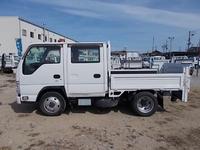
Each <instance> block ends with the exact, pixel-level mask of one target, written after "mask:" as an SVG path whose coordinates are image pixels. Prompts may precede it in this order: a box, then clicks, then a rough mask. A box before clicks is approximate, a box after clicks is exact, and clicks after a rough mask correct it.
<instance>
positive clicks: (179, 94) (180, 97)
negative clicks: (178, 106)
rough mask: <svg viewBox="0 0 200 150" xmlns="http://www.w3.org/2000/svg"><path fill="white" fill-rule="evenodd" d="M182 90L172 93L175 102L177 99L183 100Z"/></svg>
mask: <svg viewBox="0 0 200 150" xmlns="http://www.w3.org/2000/svg"><path fill="white" fill-rule="evenodd" d="M182 94H183V92H182V91H172V93H171V101H172V102H175V101H176V100H177V99H180V100H182Z"/></svg>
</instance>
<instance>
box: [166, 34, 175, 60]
mask: <svg viewBox="0 0 200 150" xmlns="http://www.w3.org/2000/svg"><path fill="white" fill-rule="evenodd" d="M168 39H169V43H170V44H169V45H170V49H169V58H170V59H171V52H172V42H173V40H174V39H175V37H174V36H171V37H168Z"/></svg>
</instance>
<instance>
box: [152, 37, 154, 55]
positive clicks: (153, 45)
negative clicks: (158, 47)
mask: <svg viewBox="0 0 200 150" xmlns="http://www.w3.org/2000/svg"><path fill="white" fill-rule="evenodd" d="M154 49H155V39H154V36H153V43H152V52H153V51H154Z"/></svg>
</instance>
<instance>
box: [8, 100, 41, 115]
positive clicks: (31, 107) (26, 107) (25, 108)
mask: <svg viewBox="0 0 200 150" xmlns="http://www.w3.org/2000/svg"><path fill="white" fill-rule="evenodd" d="M9 105H10V106H11V108H12V110H13V111H14V112H15V113H32V112H34V111H35V110H36V109H37V106H36V104H20V105H19V104H17V102H12V103H10V104H9Z"/></svg>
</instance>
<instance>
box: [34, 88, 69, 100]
mask: <svg viewBox="0 0 200 150" xmlns="http://www.w3.org/2000/svg"><path fill="white" fill-rule="evenodd" d="M46 92H58V93H60V94H61V95H62V96H63V97H64V99H65V100H67V94H66V91H65V87H64V86H46V87H43V88H42V89H41V90H40V92H39V94H38V95H37V99H36V102H38V101H39V100H40V98H41V97H42V95H44V94H45V93H46Z"/></svg>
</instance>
